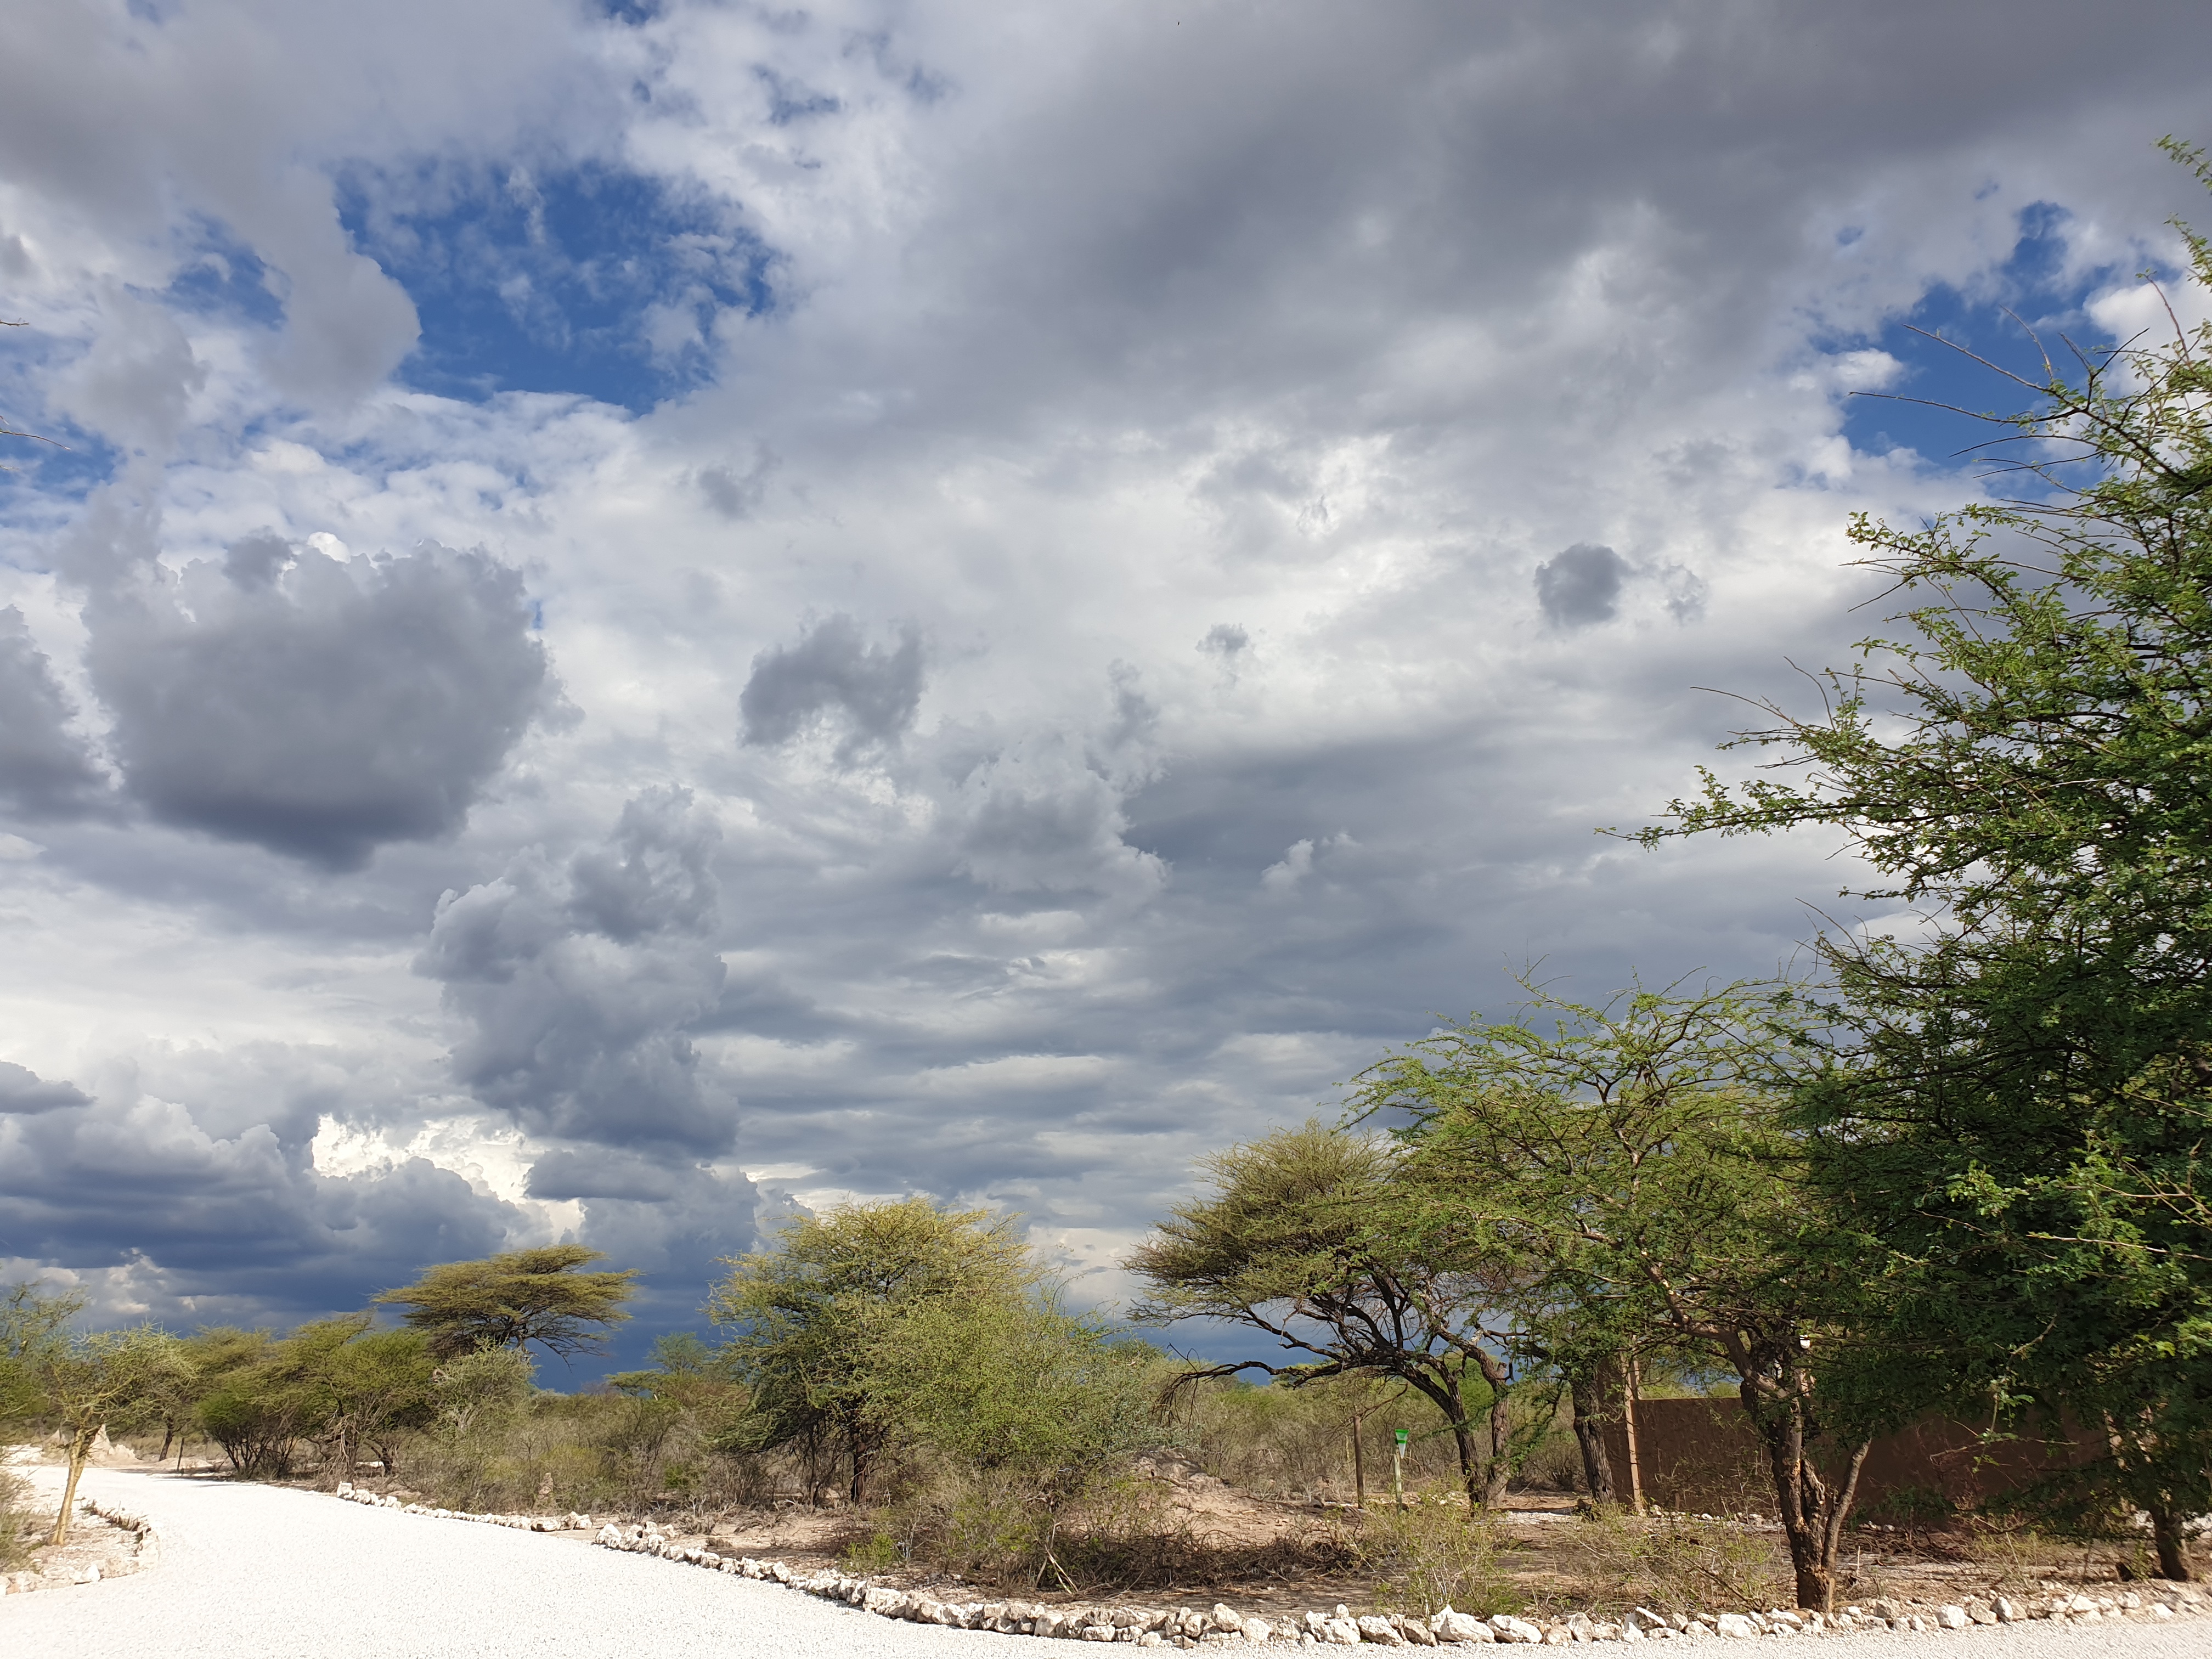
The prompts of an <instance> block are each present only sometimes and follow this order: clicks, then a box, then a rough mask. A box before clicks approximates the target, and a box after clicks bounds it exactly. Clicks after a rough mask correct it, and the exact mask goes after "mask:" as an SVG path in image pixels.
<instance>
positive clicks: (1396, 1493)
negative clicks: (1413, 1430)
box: [1390, 1429, 1408, 1510]
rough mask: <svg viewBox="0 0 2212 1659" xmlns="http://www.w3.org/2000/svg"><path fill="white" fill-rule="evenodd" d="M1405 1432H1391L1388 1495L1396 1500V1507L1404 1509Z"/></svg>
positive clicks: (1399, 1430)
mask: <svg viewBox="0 0 2212 1659" xmlns="http://www.w3.org/2000/svg"><path fill="white" fill-rule="evenodd" d="M1407 1438H1408V1436H1407V1433H1406V1431H1405V1430H1403V1429H1398V1430H1395V1431H1393V1434H1392V1437H1391V1446H1390V1495H1391V1496H1392V1497H1393V1498H1396V1499H1397V1500H1398V1507H1399V1508H1400V1509H1401V1510H1402V1509H1404V1508H1405V1507H1406V1442H1407Z"/></svg>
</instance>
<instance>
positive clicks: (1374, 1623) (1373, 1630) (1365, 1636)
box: [1354, 1613, 1406, 1648]
mask: <svg viewBox="0 0 2212 1659" xmlns="http://www.w3.org/2000/svg"><path fill="white" fill-rule="evenodd" d="M1354 1622H1355V1623H1356V1624H1357V1625H1358V1627H1359V1639H1360V1640H1361V1641H1363V1642H1379V1643H1381V1644H1383V1646H1384V1647H1386V1648H1402V1647H1404V1646H1405V1645H1406V1638H1404V1637H1402V1636H1401V1635H1399V1634H1398V1627H1397V1626H1395V1625H1394V1624H1392V1623H1391V1622H1390V1621H1389V1620H1388V1619H1383V1618H1380V1617H1377V1616H1376V1615H1375V1614H1373V1613H1370V1614H1369V1615H1368V1616H1367V1617H1366V1618H1364V1619H1360V1620H1355V1621H1354Z"/></svg>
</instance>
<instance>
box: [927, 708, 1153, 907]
mask: <svg viewBox="0 0 2212 1659" xmlns="http://www.w3.org/2000/svg"><path fill="white" fill-rule="evenodd" d="M949 805H950V806H951V817H952V819H953V822H954V823H955V824H956V825H957V835H958V838H959V839H958V851H957V868H958V869H959V870H960V871H961V872H962V873H963V874H965V875H967V876H969V878H972V879H973V880H975V881H976V882H977V883H979V884H981V885H982V886H984V887H986V888H987V889H989V890H992V891H994V892H1000V893H1079V892H1092V893H1099V894H1103V895H1108V896H1115V897H1119V898H1122V899H1133V898H1140V897H1149V896H1151V895H1152V894H1153V893H1155V892H1157V891H1158V890H1159V888H1160V886H1161V885H1162V884H1163V883H1164V881H1165V880H1166V878H1167V872H1166V869H1165V867H1164V866H1163V865H1162V864H1161V863H1160V861H1159V860H1158V859H1156V858H1153V857H1152V856H1151V855H1150V854H1146V853H1142V852H1139V850H1137V849H1136V848H1133V847H1131V846H1129V845H1128V844H1127V842H1125V841H1123V839H1122V836H1121V832H1122V830H1123V829H1126V828H1127V818H1126V817H1125V816H1124V815H1123V811H1122V792H1121V788H1120V787H1117V786H1116V785H1115V783H1114V782H1113V781H1111V780H1109V779H1108V778H1106V777H1104V776H1103V775H1100V774H1099V773H1098V772H1097V770H1095V769H1093V768H1092V767H1091V765H1090V764H1089V763H1088V761H1087V760H1086V758H1085V757H1084V756H1083V755H1082V753H1081V752H1080V750H1079V749H1078V748H1077V747H1076V746H1075V745H1074V744H1073V743H1072V742H1069V741H1067V740H1066V739H1065V738H1058V737H1047V736H1039V737H1037V738H1032V739H1029V740H1026V741H1023V742H1019V743H1015V744H1008V745H1006V747H1004V748H1002V749H1000V750H998V751H997V752H995V753H993V754H991V755H989V756H988V757H985V758H983V759H982V760H981V761H980V762H979V763H976V764H975V766H974V768H973V769H972V770H970V771H969V773H968V774H967V775H966V776H964V777H963V778H962V779H961V781H960V783H959V786H958V788H957V791H956V792H955V794H954V797H953V799H952V800H951V803H949Z"/></svg>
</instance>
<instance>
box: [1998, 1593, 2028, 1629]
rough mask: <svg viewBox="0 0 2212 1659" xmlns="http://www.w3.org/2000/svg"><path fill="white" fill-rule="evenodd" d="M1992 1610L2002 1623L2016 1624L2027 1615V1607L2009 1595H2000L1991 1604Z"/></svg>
mask: <svg viewBox="0 0 2212 1659" xmlns="http://www.w3.org/2000/svg"><path fill="white" fill-rule="evenodd" d="M1990 1612H1992V1613H1996V1616H1997V1623H1999V1624H2000V1625H2016V1624H2018V1623H2019V1622H2020V1621H2021V1620H2023V1619H2025V1618H2027V1608H2026V1607H2022V1606H2021V1604H2020V1603H2019V1602H2017V1601H2014V1600H2013V1599H2012V1597H2010V1596H2009V1595H2000V1596H1999V1597H1997V1599H1996V1601H1994V1602H1992V1603H1991V1604H1990Z"/></svg>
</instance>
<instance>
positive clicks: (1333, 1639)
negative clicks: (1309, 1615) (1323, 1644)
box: [1322, 1619, 1359, 1648]
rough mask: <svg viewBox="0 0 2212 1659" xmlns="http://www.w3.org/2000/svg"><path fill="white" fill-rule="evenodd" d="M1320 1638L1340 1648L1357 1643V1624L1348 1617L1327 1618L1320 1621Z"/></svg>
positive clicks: (1354, 1645)
mask: <svg viewBox="0 0 2212 1659" xmlns="http://www.w3.org/2000/svg"><path fill="white" fill-rule="evenodd" d="M1322 1638H1323V1639H1324V1640H1326V1641H1328V1642H1330V1643H1332V1644H1334V1645H1335V1646H1337V1647H1340V1648H1356V1647H1358V1645H1359V1626H1358V1623H1357V1622H1356V1621H1354V1620H1350V1619H1328V1620H1323V1621H1322Z"/></svg>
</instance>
